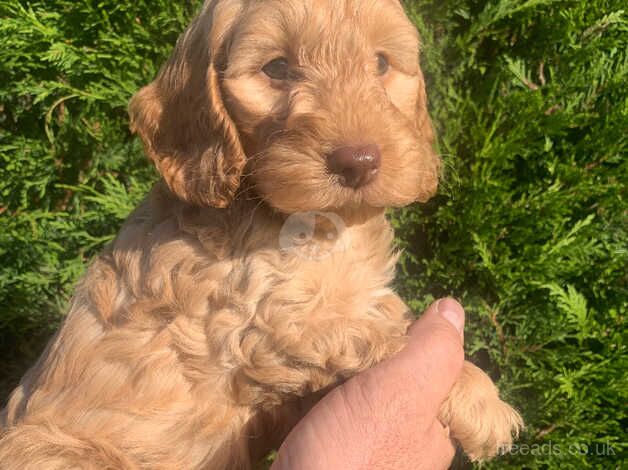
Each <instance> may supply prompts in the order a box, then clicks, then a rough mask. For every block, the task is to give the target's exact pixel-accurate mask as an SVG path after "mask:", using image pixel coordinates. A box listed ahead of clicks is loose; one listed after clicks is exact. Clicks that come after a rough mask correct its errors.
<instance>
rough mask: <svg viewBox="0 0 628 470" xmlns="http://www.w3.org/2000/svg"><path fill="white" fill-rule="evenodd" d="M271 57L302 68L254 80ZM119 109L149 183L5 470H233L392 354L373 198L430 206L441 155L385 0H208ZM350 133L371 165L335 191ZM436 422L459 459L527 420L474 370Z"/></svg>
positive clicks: (383, 240) (405, 319) (383, 236)
mask: <svg viewBox="0 0 628 470" xmlns="http://www.w3.org/2000/svg"><path fill="white" fill-rule="evenodd" d="M377 53H383V54H385V55H386V57H387V58H388V59H389V61H390V70H389V71H388V72H387V73H386V74H385V75H383V76H380V75H378V74H377V73H376V67H377V59H376V54H377ZM279 56H281V57H286V58H287V60H288V62H289V63H290V64H292V67H293V69H294V71H295V74H298V77H297V76H296V75H295V78H294V79H293V80H290V81H289V82H285V83H284V82H282V83H278V82H277V81H276V80H272V79H270V78H269V77H268V76H267V75H265V74H264V73H262V72H261V70H262V67H263V66H264V64H266V63H268V62H269V61H271V60H273V59H274V58H276V57H279ZM130 114H131V120H132V126H133V129H134V130H135V131H136V132H137V133H138V134H139V135H140V136H141V138H142V139H143V141H144V143H145V148H146V152H147V154H148V155H149V157H150V158H151V159H152V160H153V161H154V162H155V164H156V166H157V168H158V169H159V171H160V173H161V175H162V177H163V180H162V182H160V183H158V184H157V185H156V187H155V188H154V190H153V191H152V192H151V194H150V195H149V196H148V198H147V200H146V201H145V202H144V203H143V204H142V205H141V206H140V207H139V208H138V209H137V210H136V211H135V212H134V213H133V214H132V215H131V216H130V217H129V219H128V221H127V222H126V224H125V225H124V227H123V228H122V230H121V232H120V234H119V236H118V237H117V239H116V240H115V241H114V242H113V243H112V244H111V245H110V246H109V247H108V248H107V249H106V250H105V251H104V252H103V253H102V254H101V255H100V256H99V257H98V258H97V259H96V260H95V261H94V262H93V264H92V265H91V266H90V268H89V270H88V272H87V274H86V275H85V277H84V278H83V280H82V282H81V283H80V285H79V286H78V288H77V291H76V294H75V296H74V298H73V301H72V304H71V308H70V311H69V313H68V315H67V318H66V320H65V322H64V324H63V326H62V328H61V330H60V331H59V332H58V333H57V335H56V336H55V337H54V338H53V340H52V341H51V342H50V344H49V346H48V347H47V349H46V351H45V352H44V353H43V355H42V357H41V359H40V360H39V361H38V363H37V364H36V365H35V366H34V367H33V368H32V369H31V370H30V371H29V372H28V373H27V375H26V376H25V377H24V379H23V381H22V383H21V384H20V386H19V387H18V388H17V389H16V390H15V392H14V393H13V394H12V396H11V398H10V401H9V403H8V406H7V408H6V409H5V410H4V411H3V413H2V414H1V415H0V429H1V433H2V434H1V435H0V436H1V439H0V468H1V469H2V470H18V469H19V470H28V469H38V470H40V469H43V470H48V469H69V468H77V469H78V468H81V469H99V470H103V469H169V470H171V469H202V468H206V469H227V468H229V469H249V468H251V467H252V465H254V463H255V461H256V460H257V459H258V458H259V457H260V456H263V455H264V453H265V452H267V451H268V450H269V449H271V448H272V447H273V446H276V445H278V444H279V443H280V442H281V440H282V439H283V437H284V436H285V435H286V434H287V432H288V431H289V430H290V429H291V427H292V426H293V425H294V424H295V423H296V421H297V420H298V419H299V418H300V417H301V416H302V415H303V413H305V412H306V411H307V410H308V409H309V407H311V405H312V404H313V403H314V402H315V401H316V400H317V399H318V398H320V396H322V395H323V394H324V393H325V392H326V391H327V390H328V389H329V388H330V387H333V386H334V385H336V384H338V383H339V382H341V381H343V380H346V378H348V377H350V376H352V375H354V374H356V373H357V372H360V371H361V370H364V369H366V368H369V367H371V366H373V365H374V364H376V363H378V362H379V361H381V360H382V359H383V358H385V357H387V356H389V355H391V354H393V353H395V352H396V351H398V350H399V349H400V348H401V347H402V346H403V344H404V335H405V333H406V329H407V327H408V325H409V323H410V321H411V315H409V314H408V309H407V307H406V306H405V305H404V303H403V302H402V301H401V300H400V299H399V297H398V296H397V295H396V294H395V293H394V292H393V290H392V288H391V287H390V285H391V282H392V280H393V276H394V266H395V261H396V255H395V253H394V251H393V248H392V240H393V233H392V230H391V228H390V226H389V224H388V223H387V221H386V219H385V216H384V209H385V208H387V207H399V206H404V205H407V204H410V203H412V202H413V201H416V200H419V201H425V200H427V199H428V198H429V197H430V196H431V195H432V194H433V193H434V192H435V190H436V187H437V183H438V177H439V159H438V157H437V156H436V154H435V153H434V151H433V149H432V144H433V133H432V127H431V123H430V120H429V117H428V114H427V103H426V95H425V88H424V81H423V77H422V74H421V70H420V68H419V39H418V35H417V33H416V31H415V29H414V27H413V26H412V24H411V23H410V21H409V20H408V19H407V17H406V16H405V14H404V12H403V9H402V8H401V6H400V4H399V2H398V1H397V0H211V1H208V2H206V4H205V5H204V7H203V9H202V11H201V12H200V14H199V16H198V17H197V19H196V20H195V21H194V22H193V23H192V25H191V26H190V28H189V29H188V30H187V32H186V33H185V34H184V35H183V36H182V37H181V39H180V40H179V42H178V43H177V46H176V49H175V51H174V53H173V55H172V57H171V58H170V60H169V61H168V62H167V63H166V65H165V66H164V67H163V69H162V70H161V72H160V74H159V76H158V77H157V79H156V80H155V81H154V82H153V83H152V84H150V85H149V86H147V87H146V88H144V89H142V90H141V91H140V92H139V93H138V94H137V95H136V96H135V97H134V98H133V101H132V102H131V106H130ZM365 139H366V140H367V141H368V142H374V143H376V144H377V146H378V147H379V148H380V149H381V154H382V163H381V168H380V171H379V174H378V176H377V178H376V179H375V180H374V181H373V182H372V183H370V184H369V185H367V186H365V187H363V188H359V189H352V188H347V187H343V186H342V185H341V184H339V182H338V180H337V178H336V177H335V176H333V175H330V174H329V172H328V170H327V166H326V157H325V155H327V154H328V153H329V152H330V151H332V150H333V149H334V148H337V147H338V146H340V145H347V144H350V145H354V144H359V143H362V142H364V141H365ZM308 212H312V213H313V215H312V216H311V217H310V216H308V215H305V216H303V214H304V213H308ZM294 217H297V219H296V221H297V225H298V224H299V223H302V224H305V229H304V230H306V231H307V230H310V229H311V230H310V232H309V235H310V237H311V240H310V241H309V243H300V242H299V241H298V240H291V238H290V236H291V233H290V232H288V233H287V234H286V233H285V230H286V226H287V225H286V224H288V222H289V221H291V222H290V223H293V222H294V221H295V219H294ZM299 217H301V218H299ZM308 221H309V222H308ZM337 221H341V222H337ZM308 223H310V224H311V223H313V224H314V225H316V227H314V228H313V227H309V228H308V227H307V225H308ZM331 225H335V227H333V228H335V229H337V230H336V231H335V232H333V236H332V237H330V235H329V234H330V233H332V232H330V228H332V227H331ZM313 245H315V248H316V249H315V250H314V251H312V246H313ZM338 247H340V249H337V248H338ZM308 250H309V251H308ZM441 419H442V420H443V422H444V424H445V425H448V426H450V428H451V432H452V436H453V437H454V438H456V439H457V440H458V441H459V442H460V443H461V445H462V447H463V448H464V450H465V451H466V452H467V454H469V455H470V456H471V457H472V458H474V459H484V458H488V457H491V456H493V455H495V454H496V452H497V451H498V448H499V447H500V446H505V445H506V446H507V445H508V444H509V443H510V442H511V438H512V434H514V433H516V431H517V430H518V428H519V426H520V424H521V421H520V418H519V416H518V415H517V413H516V412H515V411H513V410H512V409H511V408H510V407H509V406H508V405H507V404H505V403H503V402H502V401H500V400H499V397H498V394H497V390H496V388H495V387H494V385H493V384H492V382H491V381H490V379H488V377H487V376H486V375H485V374H484V373H483V372H481V371H480V370H479V369H477V368H475V367H474V366H472V365H471V364H468V363H467V364H466V366H465V369H464V372H463V375H462V377H461V378H460V381H459V383H458V384H457V385H456V387H455V389H454V391H453V392H452V395H451V397H450V399H449V400H448V401H447V402H446V403H445V405H444V407H443V411H442V414H441Z"/></svg>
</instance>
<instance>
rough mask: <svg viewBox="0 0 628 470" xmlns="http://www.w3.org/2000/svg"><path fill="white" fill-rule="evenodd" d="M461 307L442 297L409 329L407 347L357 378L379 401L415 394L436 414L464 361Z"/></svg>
mask: <svg viewBox="0 0 628 470" xmlns="http://www.w3.org/2000/svg"><path fill="white" fill-rule="evenodd" d="M464 321H465V313H464V309H463V308H462V306H461V305H460V304H459V303H458V302H456V301H455V300H454V299H451V298H446V299H441V300H439V301H437V302H435V303H434V304H432V306H431V307H430V308H428V310H427V311H426V312H425V313H424V314H423V316H421V318H420V319H419V320H417V321H416V322H415V323H414V324H413V325H412V327H410V330H409V336H408V342H407V344H406V347H405V348H404V349H403V350H402V351H401V352H399V353H398V354H397V355H395V356H393V357H392V358H390V359H388V360H386V361H384V362H382V363H380V364H378V365H377V366H375V367H374V368H372V369H370V370H368V371H366V372H365V373H363V374H361V375H359V376H358V377H356V378H357V379H358V380H360V379H362V380H364V381H365V383H362V384H361V385H362V388H366V389H368V390H373V391H374V393H375V394H376V395H378V396H377V397H371V398H373V399H375V400H377V401H380V402H387V401H389V400H393V399H394V398H395V397H398V396H399V394H400V393H401V394H407V395H408V396H412V397H416V398H417V399H418V400H420V401H419V403H420V407H421V409H422V410H423V413H425V414H426V415H429V416H432V417H436V416H437V415H438V412H439V409H440V407H441V405H442V403H443V402H444V401H445V399H446V398H447V396H448V395H449V393H450V392H451V389H452V388H453V386H454V383H455V382H456V380H457V379H458V376H459V375H460V372H461V370H462V365H463V363H464V349H463V340H464Z"/></svg>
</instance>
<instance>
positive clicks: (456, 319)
mask: <svg viewBox="0 0 628 470" xmlns="http://www.w3.org/2000/svg"><path fill="white" fill-rule="evenodd" d="M437 309H438V313H440V314H441V316H442V317H443V318H444V319H445V320H447V321H448V322H449V323H451V324H452V325H453V327H454V328H455V329H456V330H458V333H460V334H463V332H464V309H463V308H462V305H460V304H459V303H458V302H457V301H455V300H454V299H452V298H446V299H441V300H439V301H438V305H437Z"/></svg>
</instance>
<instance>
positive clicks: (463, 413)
mask: <svg viewBox="0 0 628 470" xmlns="http://www.w3.org/2000/svg"><path fill="white" fill-rule="evenodd" d="M440 419H441V421H442V423H443V424H444V425H445V426H449V428H450V430H451V436H452V437H453V438H454V439H455V440H456V441H458V442H459V443H460V445H461V446H462V448H463V450H464V452H465V453H466V454H467V455H468V456H469V458H470V459H471V460H473V461H482V460H488V459H490V458H492V457H495V456H496V455H497V454H499V453H503V452H507V451H508V450H509V449H510V447H511V445H512V441H513V439H514V438H516V437H517V436H518V434H519V431H520V430H521V429H522V428H523V420H522V419H521V416H520V415H519V413H517V411H515V410H514V409H513V408H512V407H511V406H510V405H508V403H505V402H503V401H502V400H500V398H499V393H498V390H497V387H495V385H494V384H493V382H492V381H491V379H490V378H489V377H488V376H487V375H486V374H485V373H484V372H483V371H482V370H481V369H478V368H477V367H476V366H474V365H473V364H471V363H470V362H465V365H464V368H463V371H462V374H461V376H460V379H459V380H458V382H457V383H456V385H455V386H454V389H453V390H452V392H451V395H450V396H449V398H448V399H447V401H446V402H445V404H444V405H443V408H442V409H441V413H440Z"/></svg>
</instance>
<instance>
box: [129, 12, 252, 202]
mask: <svg viewBox="0 0 628 470" xmlns="http://www.w3.org/2000/svg"><path fill="white" fill-rule="evenodd" d="M238 13H239V2H236V1H234V0H214V1H209V2H206V4H205V6H204V7H203V10H202V11H201V13H200V15H199V16H198V17H197V18H196V20H195V21H194V22H193V23H192V25H191V26H190V27H189V29H188V30H187V31H186V32H185V33H184V34H183V36H181V38H180V39H179V41H178V42H177V45H176V47H175V50H174V53H173V54H172V56H171V57H170V59H169V60H168V62H167V63H166V64H165V65H164V67H163V68H162V69H161V71H160V72H159V75H158V77H157V79H156V80H155V81H154V82H153V83H151V84H150V85H148V86H147V87H145V88H143V89H142V90H140V91H139V93H137V95H135V97H133V99H132V100H131V104H130V107H129V114H130V117H131V129H132V130H133V131H134V132H137V133H138V134H139V135H140V137H141V138H142V140H143V141H144V148H145V150H146V153H147V154H148V156H149V157H150V158H151V159H152V160H153V161H154V162H155V165H156V166H157V169H158V170H159V172H160V173H161V175H162V176H163V178H164V180H165V181H166V183H167V184H168V186H169V187H170V189H171V190H172V191H173V192H174V193H175V194H177V196H178V197H179V198H181V199H183V200H184V201H187V202H190V203H193V204H197V205H204V206H214V207H226V206H228V205H229V203H230V202H231V200H232V199H233V197H234V194H235V192H236V191H237V189H238V187H239V184H240V177H241V174H242V169H243V168H244V164H245V155H244V151H243V149H242V146H241V143H240V139H239V136H238V131H237V129H236V127H235V125H234V123H233V121H232V120H231V118H230V117H229V114H228V113H227V110H226V109H225V106H224V104H223V101H222V97H221V91H220V85H219V73H220V71H219V68H220V64H221V62H222V61H224V47H223V43H224V41H225V36H226V35H227V32H228V30H229V28H230V26H231V25H232V24H233V22H234V20H235V18H236V16H237V15H238Z"/></svg>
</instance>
